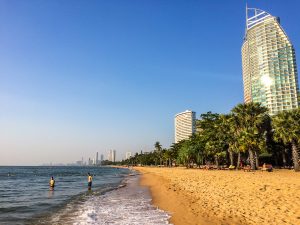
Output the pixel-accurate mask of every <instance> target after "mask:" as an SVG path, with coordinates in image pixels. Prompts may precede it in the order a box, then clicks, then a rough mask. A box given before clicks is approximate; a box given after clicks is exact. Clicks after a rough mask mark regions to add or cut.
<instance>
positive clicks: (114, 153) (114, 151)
mask: <svg viewBox="0 0 300 225" xmlns="http://www.w3.org/2000/svg"><path fill="white" fill-rule="evenodd" d="M116 154H117V152H116V150H113V157H112V161H113V162H115V161H116V157H117V155H116Z"/></svg>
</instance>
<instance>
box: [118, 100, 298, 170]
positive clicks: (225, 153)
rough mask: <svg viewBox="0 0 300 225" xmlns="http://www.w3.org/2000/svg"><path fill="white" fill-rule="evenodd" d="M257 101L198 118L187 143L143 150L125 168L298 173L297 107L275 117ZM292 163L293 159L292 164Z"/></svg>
mask: <svg viewBox="0 0 300 225" xmlns="http://www.w3.org/2000/svg"><path fill="white" fill-rule="evenodd" d="M267 112H268V110H267V108H266V107H263V106H261V105H260V104H258V103H249V104H238V105H236V106H235V107H234V108H233V109H232V110H231V112H230V113H229V114H217V113H212V112H207V113H205V114H201V116H200V120H197V132H196V134H194V135H192V136H191V137H190V138H189V139H187V140H183V141H181V142H179V143H173V144H172V145H171V146H170V148H169V149H163V148H162V146H161V144H160V143H159V142H156V143H155V145H154V148H155V150H154V151H152V152H148V153H143V152H141V153H140V154H138V153H137V154H136V155H135V156H134V157H132V158H131V159H128V160H124V161H122V164H123V165H142V166H143V165H155V166H170V167H171V166H176V165H179V164H181V165H184V166H186V167H187V168H190V167H194V166H200V165H212V164H214V165H215V166H216V167H218V168H219V167H220V166H221V165H227V166H230V165H232V166H233V165H235V168H236V169H238V168H239V167H241V166H242V165H243V166H244V165H246V164H248V165H250V166H251V168H252V169H253V170H255V169H258V167H259V166H261V165H262V164H263V163H271V164H273V165H274V166H278V167H286V166H290V167H291V166H293V168H294V170H295V171H299V170H300V168H299V152H298V147H299V143H300V109H296V110H291V111H284V112H282V113H280V114H278V115H276V116H274V117H270V116H269V115H268V113H267ZM291 159H292V160H291Z"/></svg>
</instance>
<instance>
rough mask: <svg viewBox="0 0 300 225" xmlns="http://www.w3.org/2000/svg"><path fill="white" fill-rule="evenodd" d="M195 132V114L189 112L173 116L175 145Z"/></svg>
mask: <svg viewBox="0 0 300 225" xmlns="http://www.w3.org/2000/svg"><path fill="white" fill-rule="evenodd" d="M195 132H196V113H195V112H193V111H190V110H186V111H185V112H182V113H178V114H177V115H175V143H178V142H179V141H181V140H185V139H188V138H189V137H190V136H191V135H192V134H194V133H195Z"/></svg>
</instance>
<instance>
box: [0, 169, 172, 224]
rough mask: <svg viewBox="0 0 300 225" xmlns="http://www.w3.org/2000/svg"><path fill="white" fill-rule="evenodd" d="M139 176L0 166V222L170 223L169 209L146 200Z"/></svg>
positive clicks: (115, 171) (121, 172)
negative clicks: (90, 179) (51, 185)
mask: <svg viewBox="0 0 300 225" xmlns="http://www.w3.org/2000/svg"><path fill="white" fill-rule="evenodd" d="M88 173H90V174H91V175H92V176H93V184H92V188H91V189H88V185H87V174H88ZM52 176H53V177H54V180H55V188H54V189H50V188H49V180H50V178H51V177H52ZM139 176H140V175H139V174H138V173H137V172H136V171H133V170H129V169H127V168H112V167H67V166H62V167H44V166H41V167H38V166H35V167H0V224H1V225H27V224H28V225H30V224H33V225H50V224H51V225H53V224H61V225H68V224H73V225H84V224H95V225H96V224H99V225H100V224H103V225H104V224H105V225H108V224H119V225H125V224H126V225H134V224H138V225H152V224H153V225H160V224H170V223H169V222H168V220H169V218H170V214H169V213H167V212H165V211H162V210H160V209H158V208H157V207H155V206H153V205H152V204H151V195H150V192H149V189H148V188H147V187H142V186H140V185H139Z"/></svg>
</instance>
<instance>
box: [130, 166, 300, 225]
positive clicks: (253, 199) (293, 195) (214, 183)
mask: <svg viewBox="0 0 300 225" xmlns="http://www.w3.org/2000/svg"><path fill="white" fill-rule="evenodd" d="M135 169H136V170H138V171H139V172H141V173H142V174H143V175H142V177H141V184H142V185H145V186H149V187H150V190H151V193H152V197H153V204H154V205H156V206H158V207H159V208H161V209H163V210H165V211H168V212H170V213H171V219H170V222H171V223H173V224H175V225H194V224H203V225H209V224H222V225H223V224H224V225H226V224H228V225H229V224H230V225H232V224H247V225H252V224H268V225H270V224H280V225H282V224H293V225H299V224H300V173H295V172H293V171H288V170H275V171H274V172H271V173H269V172H261V171H255V172H243V171H224V170H200V169H185V168H154V167H135Z"/></svg>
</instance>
